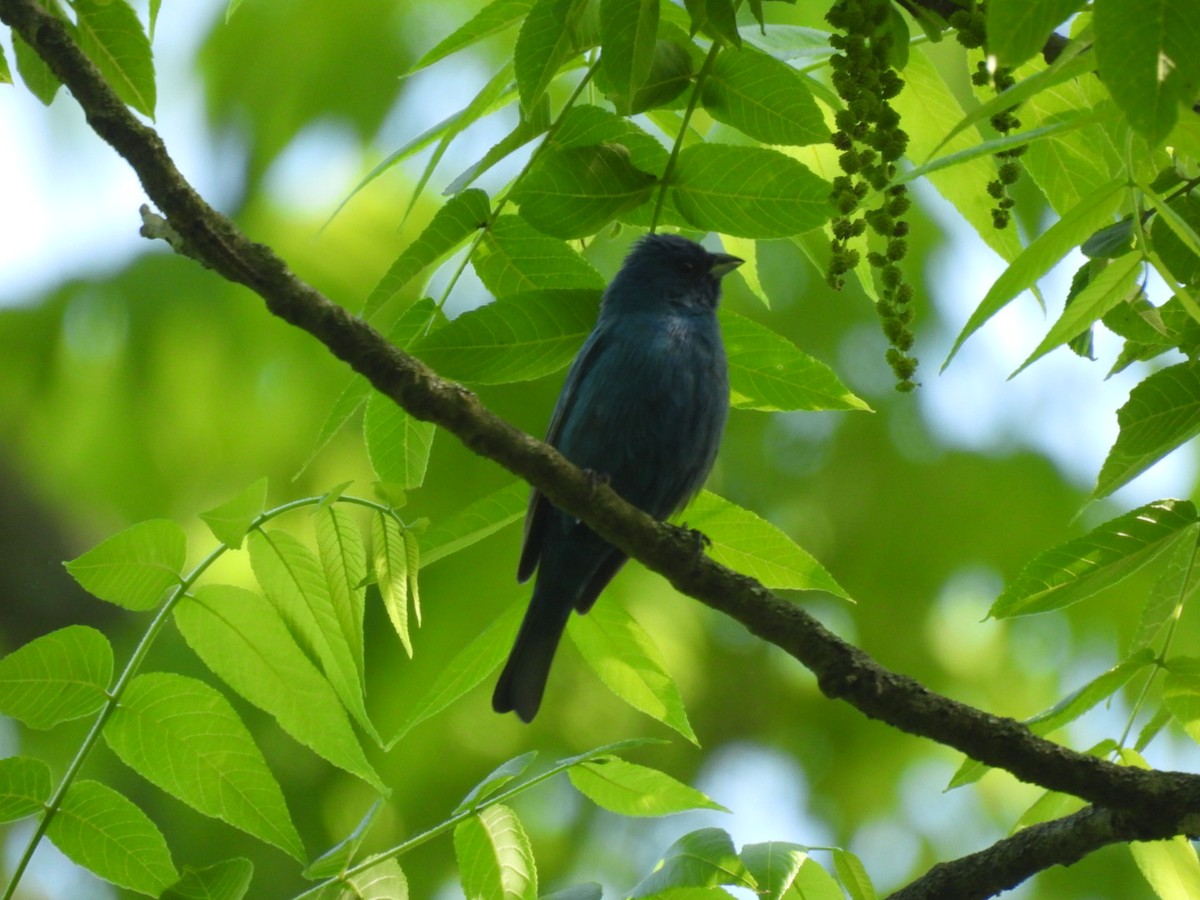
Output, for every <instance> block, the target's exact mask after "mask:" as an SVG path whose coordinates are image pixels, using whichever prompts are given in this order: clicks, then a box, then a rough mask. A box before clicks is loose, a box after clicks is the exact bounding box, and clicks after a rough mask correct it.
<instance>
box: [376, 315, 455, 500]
mask: <svg viewBox="0 0 1200 900" xmlns="http://www.w3.org/2000/svg"><path fill="white" fill-rule="evenodd" d="M435 334H436V332H435ZM436 432H437V428H436V426H434V424H433V423H432V422H423V421H421V420H420V419H417V418H414V417H413V416H412V414H411V413H409V412H408V411H407V410H404V409H402V408H401V407H400V406H398V405H397V404H396V402H395V401H394V400H392V399H391V398H390V397H385V396H383V394H379V393H373V394H371V395H370V397H368V398H367V412H366V415H364V416H363V438H364V439H365V441H366V444H367V455H368V456H369V457H370V458H371V468H373V469H374V470H375V474H376V475H378V476H379V480H380V481H383V482H387V483H388V484H395V485H399V486H400V487H402V488H404V489H405V490H412V489H413V488H418V487H420V486H421V485H422V484H423V483H424V482H425V471H426V469H427V468H428V467H429V455H430V453H431V452H432V450H433V437H434V434H436Z"/></svg>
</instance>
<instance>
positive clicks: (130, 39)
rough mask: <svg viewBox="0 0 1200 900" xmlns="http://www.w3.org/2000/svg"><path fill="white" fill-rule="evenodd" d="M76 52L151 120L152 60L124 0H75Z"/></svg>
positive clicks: (146, 41)
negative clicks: (88, 60) (78, 51)
mask: <svg viewBox="0 0 1200 900" xmlns="http://www.w3.org/2000/svg"><path fill="white" fill-rule="evenodd" d="M72 7H73V8H74V10H75V36H76V40H78V42H79V49H81V50H82V51H83V52H84V53H86V54H87V55H88V56H89V57H90V58H91V60H92V62H94V63H95V64H96V67H97V68H98V69H99V70H100V73H101V74H102V75H103V76H104V80H105V81H107V82H108V84H109V86H110V87H111V88H112V89H113V90H114V91H116V92H117V96H118V97H120V98H121V99H122V100H123V101H124V102H125V103H127V104H129V105H130V106H132V107H133V108H134V109H136V110H137V111H138V112H140V113H142V114H143V115H147V116H149V117H150V118H154V103H155V93H156V91H155V84H154V59H153V56H152V55H151V52H150V39H149V38H148V37H147V36H146V33H145V32H144V31H142V23H141V22H139V21H138V17H137V13H135V12H134V11H133V7H131V6H130V5H129V4H128V3H127V2H126V0H75V2H74V3H72Z"/></svg>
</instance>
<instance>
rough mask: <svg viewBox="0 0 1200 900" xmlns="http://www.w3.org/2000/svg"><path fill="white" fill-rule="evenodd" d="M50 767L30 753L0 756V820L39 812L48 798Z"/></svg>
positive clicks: (2, 821) (13, 820) (21, 817)
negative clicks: (0, 757)
mask: <svg viewBox="0 0 1200 900" xmlns="http://www.w3.org/2000/svg"><path fill="white" fill-rule="evenodd" d="M51 790H52V786H51V784H50V767H49V766H48V765H46V764H45V763H44V762H42V761H41V760H40V759H34V758H33V757H30V756H9V757H7V758H5V759H0V823H6V822H15V821H17V820H18V819H24V818H25V817H26V816H32V815H33V814H34V813H38V812H41V811H42V807H43V806H44V805H45V803H46V801H47V800H49V799H50V792H51Z"/></svg>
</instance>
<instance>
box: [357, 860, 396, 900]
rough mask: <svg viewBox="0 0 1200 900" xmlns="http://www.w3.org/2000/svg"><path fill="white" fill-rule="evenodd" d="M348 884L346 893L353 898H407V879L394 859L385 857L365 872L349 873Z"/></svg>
mask: <svg viewBox="0 0 1200 900" xmlns="http://www.w3.org/2000/svg"><path fill="white" fill-rule="evenodd" d="M347 884H348V885H349V887H348V889H347V890H348V891H350V893H349V894H348V895H347V894H346V893H343V894H342V895H341V896H343V897H346V896H349V897H354V898H355V900H408V879H407V878H406V877H405V876H404V870H403V869H401V868H400V863H398V862H396V860H394V859H385V860H384V861H383V862H381V863H378V864H376V865H374V866H371V868H369V869H367V871H365V872H360V873H359V874H357V875H351V876H350V878H349V879H347Z"/></svg>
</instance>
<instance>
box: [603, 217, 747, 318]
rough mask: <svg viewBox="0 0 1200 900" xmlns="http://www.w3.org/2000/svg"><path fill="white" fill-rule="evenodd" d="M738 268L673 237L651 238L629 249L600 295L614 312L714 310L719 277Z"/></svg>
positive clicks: (730, 259) (721, 256) (733, 261)
mask: <svg viewBox="0 0 1200 900" xmlns="http://www.w3.org/2000/svg"><path fill="white" fill-rule="evenodd" d="M742 262H743V261H742V260H740V259H738V258H737V257H736V256H730V255H729V254H727V253H711V252H709V251H708V250H706V249H704V248H703V247H702V246H700V245H699V244H697V243H696V242H695V241H689V240H688V239H687V238H683V237H680V236H679V235H676V234H650V235H647V236H646V237H644V238H642V239H641V240H639V241H638V242H637V243H636V244H634V245H633V249H632V250H630V251H629V255H628V256H626V257H625V263H624V264H623V265H622V266H621V271H619V272H618V273H617V275H616V277H615V278H613V280H612V284H610V285H609V287H608V290H607V291H606V292H605V295H604V303H605V306H606V307H607V308H608V309H609V311H613V312H615V311H621V312H635V311H637V312H644V311H647V310H651V309H656V308H660V307H663V308H670V307H674V308H682V309H690V310H694V311H697V312H702V311H708V310H713V309H715V308H716V306H717V300H718V299H719V298H720V296H721V277H722V276H724V275H727V274H728V273H730V272H732V271H733V270H734V269H736V268H737V267H738V266H740V265H741V264H742Z"/></svg>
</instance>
